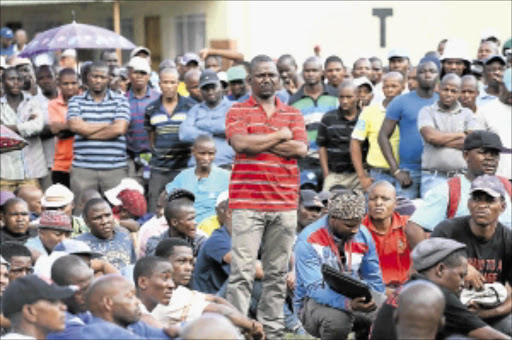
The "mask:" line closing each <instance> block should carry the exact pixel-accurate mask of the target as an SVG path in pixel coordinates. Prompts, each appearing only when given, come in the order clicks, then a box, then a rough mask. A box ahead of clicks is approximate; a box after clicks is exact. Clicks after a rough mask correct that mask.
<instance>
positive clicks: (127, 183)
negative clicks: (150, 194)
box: [105, 178, 144, 206]
mask: <svg viewBox="0 0 512 340" xmlns="http://www.w3.org/2000/svg"><path fill="white" fill-rule="evenodd" d="M125 189H131V190H137V191H138V192H140V193H141V194H143V195H144V188H143V187H142V185H140V184H139V182H137V181H136V180H134V179H133V178H123V179H122V180H121V183H119V185H118V186H117V187H115V188H112V189H110V190H107V191H105V197H106V198H107V200H108V201H109V202H110V203H111V204H112V205H113V206H118V205H122V204H123V202H121V200H119V198H117V195H119V193H120V192H121V191H123V190H125Z"/></svg>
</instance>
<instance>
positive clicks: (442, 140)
mask: <svg viewBox="0 0 512 340" xmlns="http://www.w3.org/2000/svg"><path fill="white" fill-rule="evenodd" d="M420 134H421V136H422V137H423V139H424V140H425V141H426V142H427V143H430V144H432V145H434V146H445V147H449V148H454V149H459V150H462V146H463V144H464V139H465V138H466V134H464V133H463V132H454V133H449V132H441V131H438V130H436V129H435V128H433V127H431V126H425V127H422V128H421V129H420Z"/></svg>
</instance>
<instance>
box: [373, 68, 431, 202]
mask: <svg viewBox="0 0 512 340" xmlns="http://www.w3.org/2000/svg"><path fill="white" fill-rule="evenodd" d="M417 72H418V76H417V78H418V88H417V89H416V91H414V92H409V93H407V94H403V95H400V96H398V97H396V98H395V99H394V100H393V102H391V103H390V104H389V106H388V107H387V110H386V118H385V119H384V122H383V123H382V126H381V128H380V132H379V145H380V148H381V150H382V153H383V154H384V157H385V158H386V161H387V162H388V164H389V170H390V173H391V174H392V175H393V177H395V179H396V180H397V181H398V183H397V195H398V196H403V197H407V198H409V199H415V198H418V197H420V183H421V154H422V152H423V140H422V138H421V135H420V133H419V131H418V123H417V119H418V112H419V111H420V110H421V109H422V108H423V107H424V106H428V105H432V104H434V103H435V102H436V101H437V100H438V98H439V96H438V95H437V94H436V93H434V87H435V86H436V83H437V79H438V75H439V69H438V68H437V65H436V64H435V63H434V62H433V61H430V60H423V61H422V62H420V65H419V66H418V71H417ZM397 126H399V127H400V130H399V131H400V144H399V151H398V153H399V157H400V163H398V162H397V160H396V158H395V156H394V155H393V148H392V146H391V142H390V140H389V139H390V137H391V136H392V134H393V132H394V131H395V128H396V127H397ZM399 164H400V166H399Z"/></svg>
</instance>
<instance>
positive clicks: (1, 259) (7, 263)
mask: <svg viewBox="0 0 512 340" xmlns="http://www.w3.org/2000/svg"><path fill="white" fill-rule="evenodd" d="M2 264H5V265H6V266H8V265H9V262H7V261H6V260H5V259H4V258H3V257H2V256H0V265H2Z"/></svg>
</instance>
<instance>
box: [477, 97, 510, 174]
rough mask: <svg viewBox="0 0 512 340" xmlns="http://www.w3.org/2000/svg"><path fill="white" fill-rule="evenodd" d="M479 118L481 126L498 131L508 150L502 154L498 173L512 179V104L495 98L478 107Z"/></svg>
mask: <svg viewBox="0 0 512 340" xmlns="http://www.w3.org/2000/svg"><path fill="white" fill-rule="evenodd" d="M477 120H478V123H479V124H480V126H481V127H482V128H483V129H485V130H488V131H492V132H494V133H497V134H498V135H499V136H500V138H501V142H502V143H503V146H504V147H505V148H506V149H508V152H502V153H501V155H500V165H499V166H498V170H497V171H496V175H499V176H503V177H506V178H508V179H512V155H511V153H510V152H511V150H512V106H510V105H506V104H504V103H502V102H501V101H500V100H499V99H495V100H493V101H492V102H489V103H488V104H486V105H484V106H482V107H479V108H478V114H477Z"/></svg>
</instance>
